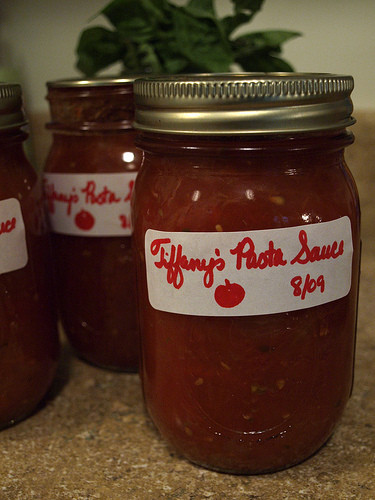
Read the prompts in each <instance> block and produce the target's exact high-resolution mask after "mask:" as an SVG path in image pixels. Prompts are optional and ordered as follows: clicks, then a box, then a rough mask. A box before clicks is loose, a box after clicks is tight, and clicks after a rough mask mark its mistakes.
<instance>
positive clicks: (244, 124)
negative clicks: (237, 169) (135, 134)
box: [134, 73, 355, 135]
mask: <svg viewBox="0 0 375 500" xmlns="http://www.w3.org/2000/svg"><path fill="white" fill-rule="evenodd" d="M353 87H354V82H353V78H352V77H351V76H346V75H333V74H327V73H240V74H236V73H225V74H204V75H203V74H202V75H177V76H173V77H148V78H142V79H139V80H136V81H135V83H134V97H135V105H136V111H135V123H134V127H135V128H137V129H140V130H145V131H150V132H161V133H169V134H170V133H173V134H213V135H215V134H275V133H298V132H313V131H319V130H334V129H341V128H345V127H348V126H350V125H352V124H353V123H354V122H355V120H354V118H353V117H352V116H351V113H352V111H353V104H352V101H351V98H350V94H351V92H352V90H353Z"/></svg>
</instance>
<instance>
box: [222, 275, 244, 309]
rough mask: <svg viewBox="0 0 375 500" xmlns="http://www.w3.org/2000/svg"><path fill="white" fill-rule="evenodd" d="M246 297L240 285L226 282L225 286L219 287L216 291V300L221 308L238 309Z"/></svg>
mask: <svg viewBox="0 0 375 500" xmlns="http://www.w3.org/2000/svg"><path fill="white" fill-rule="evenodd" d="M244 297H245V290H244V289H243V288H242V286H241V285H239V284H238V283H230V281H229V280H227V279H226V280H225V285H219V286H218V287H216V290H215V300H216V302H217V303H218V304H219V306H220V307H228V308H229V307H236V306H238V304H240V303H241V302H242V301H243V299H244Z"/></svg>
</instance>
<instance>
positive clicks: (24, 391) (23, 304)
mask: <svg viewBox="0 0 375 500" xmlns="http://www.w3.org/2000/svg"><path fill="white" fill-rule="evenodd" d="M25 124H26V121H25V117H24V114H23V110H22V90H21V87H20V86H19V85H17V84H8V83H0V428H2V427H6V426H8V425H10V424H12V423H14V422H17V421H19V420H21V419H23V418H24V417H26V416H28V415H29V414H30V413H31V412H32V411H34V410H35V408H36V407H37V406H38V404H39V402H40V401H41V400H42V399H43V397H44V396H45V394H46V392H47V390H48V389H49V387H50V385H51V383H52V381H53V378H54V375H55V372H56V368H57V362H58V356H59V341H58V333H57V322H56V311H55V304H54V301H53V288H52V283H50V274H51V267H50V264H51V262H50V246H49V241H48V233H47V227H46V223H45V214H44V211H43V197H42V186H41V183H40V182H39V181H38V178H37V174H36V172H35V170H34V169H33V167H32V166H31V165H30V163H29V162H28V160H27V158H26V156H25V154H24V150H23V141H24V140H25V139H26V138H27V134H26V133H25V132H24V131H23V127H24V125H25Z"/></svg>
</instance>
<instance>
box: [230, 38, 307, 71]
mask: <svg viewBox="0 0 375 500" xmlns="http://www.w3.org/2000/svg"><path fill="white" fill-rule="evenodd" d="M297 36H300V33H298V32H296V31H281V30H269V31H259V32H254V33H248V34H246V35H243V36H240V37H238V38H237V39H236V40H234V41H233V42H232V47H233V52H234V54H235V60H236V62H237V63H238V64H240V65H241V66H242V68H243V69H244V70H245V71H292V70H293V69H292V67H291V66H290V64H289V63H287V62H286V61H284V60H283V59H281V58H279V57H276V54H280V53H281V45H282V44H283V43H284V42H286V41H288V40H290V39H292V38H295V37H297Z"/></svg>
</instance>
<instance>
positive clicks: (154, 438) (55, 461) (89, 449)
mask: <svg viewBox="0 0 375 500" xmlns="http://www.w3.org/2000/svg"><path fill="white" fill-rule="evenodd" d="M357 118H358V124H357V125H355V127H354V132H355V134H356V138H357V140H356V143H355V145H353V146H351V147H350V148H348V152H347V160H348V163H349V165H350V166H351V169H352V171H353V174H354V176H355V178H356V180H357V184H358V187H359V191H360V195H361V199H362V214H363V232H362V234H363V257H362V277H361V290H360V307H359V327H358V342H357V358H356V377H355V385H354V392H353V396H352V398H351V400H350V403H349V405H348V407H347V409H346V411H345V414H344V417H343V419H342V421H341V423H340V425H339V427H338V428H337V430H336V432H335V434H334V435H333V437H332V438H331V440H330V441H329V442H328V444H327V445H326V446H325V447H324V448H322V449H321V450H320V451H319V453H317V454H316V455H315V456H313V457H312V458H310V459H309V460H307V461H305V462H304V463H303V464H300V465H298V466H296V467H293V468H291V469H288V470H285V471H283V472H278V473H275V474H268V475H261V476H234V475H226V474H218V473H215V472H211V471H208V470H205V469H202V468H199V467H196V466H194V465H192V464H190V463H188V462H186V461H185V460H184V459H182V458H180V457H178V456H176V455H174V453H173V452H172V451H171V450H169V449H168V448H167V446H166V445H165V444H164V442H163V441H162V440H161V438H160V437H159V435H158V434H157V432H156V431H155V430H154V428H153V426H152V424H151V423H150V421H149V418H148V417H147V415H146V414H145V412H144V409H143V403H142V395H141V389H140V383H139V380H138V376H137V375H128V374H122V373H113V372H108V371H105V370H101V369H99V368H95V367H93V366H89V365H87V364H85V363H84V362H82V361H80V360H78V359H76V358H74V357H73V356H72V354H71V352H70V351H69V348H68V347H67V346H66V345H65V347H64V350H63V357H62V362H61V367H60V370H59V372H58V376H57V380H56V383H55V385H54V387H53V390H52V392H51V394H50V395H49V398H48V399H47V401H46V402H45V403H44V405H43V406H42V407H41V408H40V409H39V410H38V411H37V412H36V413H35V414H34V415H32V416H31V417H29V418H28V419H27V420H25V421H23V422H21V423H19V424H18V425H15V426H14V427H11V428H8V429H5V430H3V431H2V432H1V433H0V500H8V499H9V500H29V499H40V500H50V499H74V500H91V499H105V500H107V499H109V500H112V499H113V500H117V499H121V500H124V499H125V500H127V499H130V500H133V499H134V500H138V499H140V500H148V499H150V500H151V499H152V500H154V499H170V500H172V499H191V500H193V499H194V500H198V499H211V500H218V499H220V500H222V499H232V500H237V499H238V500H239V499H244V500H245V499H246V500H250V499H262V500H267V499H275V500H279V499H285V500H298V499H313V500H315V499H324V500H329V499H335V500H338V499H339V500H347V499H348V500H349V499H353V500H354V499H355V500H361V499H368V500H373V499H375V333H374V330H375V315H374V311H375V290H374V285H375V223H374V221H375V113H373V114H366V113H357Z"/></svg>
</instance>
